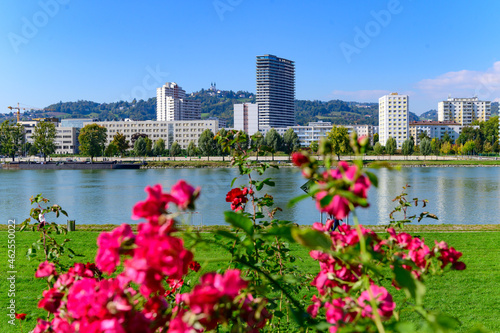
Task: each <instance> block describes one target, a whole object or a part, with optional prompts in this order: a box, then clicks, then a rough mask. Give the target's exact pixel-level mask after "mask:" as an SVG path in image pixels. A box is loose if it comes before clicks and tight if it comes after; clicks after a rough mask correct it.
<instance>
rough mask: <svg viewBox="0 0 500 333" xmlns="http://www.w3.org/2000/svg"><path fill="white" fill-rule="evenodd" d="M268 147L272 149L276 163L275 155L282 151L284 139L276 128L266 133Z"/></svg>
mask: <svg viewBox="0 0 500 333" xmlns="http://www.w3.org/2000/svg"><path fill="white" fill-rule="evenodd" d="M264 141H265V143H266V146H268V147H269V148H270V149H271V156H272V160H273V161H274V153H277V152H278V151H279V150H280V149H281V142H282V141H283V139H282V138H281V135H280V134H279V133H278V131H276V130H275V129H274V128H271V130H270V131H269V132H267V133H266V136H265V138H264Z"/></svg>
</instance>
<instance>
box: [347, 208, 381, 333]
mask: <svg viewBox="0 0 500 333" xmlns="http://www.w3.org/2000/svg"><path fill="white" fill-rule="evenodd" d="M349 208H350V209H351V211H352V216H353V220H354V224H355V226H356V231H357V233H358V237H359V244H360V246H361V256H364V254H367V251H366V243H365V238H364V236H363V232H362V231H361V225H360V224H359V220H358V216H357V215H356V212H355V211H354V206H353V204H352V203H351V202H349ZM363 275H364V276H363V284H364V286H365V288H366V290H367V291H368V295H369V296H370V305H371V307H372V313H373V320H374V322H375V325H376V326H377V330H378V331H379V332H381V333H385V329H384V325H382V319H381V318H380V314H379V313H378V307H377V302H376V300H375V295H373V292H372V290H371V288H370V279H369V276H368V275H366V274H363Z"/></svg>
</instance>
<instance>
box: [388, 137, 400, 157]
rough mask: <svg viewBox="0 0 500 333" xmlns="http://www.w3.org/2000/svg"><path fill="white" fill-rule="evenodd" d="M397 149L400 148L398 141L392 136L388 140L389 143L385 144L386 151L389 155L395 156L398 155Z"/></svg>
mask: <svg viewBox="0 0 500 333" xmlns="http://www.w3.org/2000/svg"><path fill="white" fill-rule="evenodd" d="M397 148H398V143H397V142H396V139H394V138H393V137H392V136H390V137H389V139H387V142H386V143H385V151H386V152H387V154H389V155H394V154H395V153H396V149H397Z"/></svg>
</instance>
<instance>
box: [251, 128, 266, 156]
mask: <svg viewBox="0 0 500 333" xmlns="http://www.w3.org/2000/svg"><path fill="white" fill-rule="evenodd" d="M263 145H265V141H264V136H263V135H262V133H261V132H256V133H255V134H254V135H252V137H251V140H250V146H251V148H252V150H253V151H255V155H256V156H257V160H258V159H259V152H260V147H262V146H263Z"/></svg>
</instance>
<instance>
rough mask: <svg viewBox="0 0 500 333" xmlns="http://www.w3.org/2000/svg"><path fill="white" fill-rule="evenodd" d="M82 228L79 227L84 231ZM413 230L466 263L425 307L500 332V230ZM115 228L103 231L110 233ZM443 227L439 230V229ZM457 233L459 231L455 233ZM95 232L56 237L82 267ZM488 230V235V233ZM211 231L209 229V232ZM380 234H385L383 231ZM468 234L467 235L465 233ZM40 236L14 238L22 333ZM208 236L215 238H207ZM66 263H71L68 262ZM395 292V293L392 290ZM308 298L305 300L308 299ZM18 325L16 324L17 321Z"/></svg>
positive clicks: (5, 328)
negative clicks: (29, 255) (32, 251)
mask: <svg viewBox="0 0 500 333" xmlns="http://www.w3.org/2000/svg"><path fill="white" fill-rule="evenodd" d="M80 227H81V226H79V228H80ZM433 227H434V229H433V228H432V227H426V226H423V225H422V226H414V227H413V229H411V233H412V234H414V235H417V234H418V235H420V236H421V237H423V238H424V239H425V240H426V243H428V244H429V245H432V244H433V243H434V242H433V241H434V239H436V240H445V241H446V242H448V243H449V244H450V245H451V246H453V247H455V248H456V249H458V250H459V251H462V252H463V253H464V255H463V257H462V259H463V261H464V262H465V263H466V264H467V269H466V270H465V271H452V272H449V273H448V274H446V275H445V276H443V277H437V276H436V277H431V278H429V279H428V281H427V283H426V286H427V294H426V299H425V303H426V306H427V307H428V308H430V309H440V310H442V311H443V312H445V313H448V314H450V315H452V316H455V317H458V318H459V319H460V320H461V322H462V326H461V327H460V329H459V332H467V331H468V330H469V329H471V328H473V327H475V326H478V325H482V326H484V327H486V328H487V329H489V330H491V331H492V332H500V315H499V310H498V309H500V297H498V296H499V295H498V286H499V285H500V274H498V272H499V271H500V250H499V248H498V244H500V232H499V226H498V225H495V226H486V227H484V228H483V229H482V230H483V231H481V230H479V229H480V228H479V227H477V226H468V227H470V228H463V229H466V230H461V228H459V227H456V226H433ZM110 228H111V226H106V227H105V228H102V229H106V230H109V229H110ZM439 228H441V229H439ZM457 229H458V230H457ZM95 230H96V229H92V228H91V227H89V228H88V231H82V230H81V229H80V230H78V231H77V232H73V233H69V234H68V235H67V236H62V235H61V236H57V238H58V239H63V238H64V237H67V238H69V239H71V242H70V243H69V246H70V247H71V248H72V249H73V250H74V251H75V252H77V253H79V254H81V255H82V257H78V258H75V259H76V261H79V262H88V261H93V260H94V257H95V253H96V251H97V246H96V238H97V236H98V234H99V232H98V231H95ZM484 230H489V231H484ZM205 231H207V232H209V230H205ZM380 231H381V230H380ZM467 231H468V232H467ZM7 235H8V233H7V232H5V229H4V230H3V231H1V232H0V248H1V251H2V252H1V253H2V256H1V259H2V263H1V266H0V267H1V268H2V269H1V273H0V290H1V293H0V308H1V309H2V311H3V313H2V314H1V315H2V316H3V317H4V321H3V323H4V324H3V325H0V332H21V330H20V329H19V327H12V326H10V325H9V324H7V321H6V320H5V317H6V313H7V309H6V308H7V305H8V302H9V299H10V298H9V297H8V295H7V292H8V290H9V284H8V281H7V277H8V276H7V273H6V272H7V271H8V270H10V269H9V268H8V266H7V265H8V262H7V239H8V238H7ZM38 237H39V235H38V233H36V232H23V233H19V232H18V233H16V250H17V252H16V261H15V266H16V267H15V270H16V271H17V273H16V296H15V300H16V310H17V312H22V313H26V314H27V315H28V316H27V319H26V320H25V321H24V322H23V332H28V331H29V330H31V329H32V328H33V327H34V325H35V323H36V318H37V317H43V316H44V315H45V313H44V311H41V310H40V309H38V308H37V303H38V301H39V299H40V297H41V294H42V290H43V289H44V288H45V287H46V283H45V280H43V279H35V278H34V272H35V270H36V267H37V266H38V263H39V261H37V260H32V261H28V260H27V259H26V257H25V253H26V249H27V248H28V247H29V246H30V244H31V243H33V242H35V241H36V240H37V239H38ZM205 237H211V234H210V233H207V234H206V235H205ZM292 252H293V253H294V255H295V256H296V257H297V258H299V259H301V260H298V261H297V262H296V264H297V267H298V269H300V270H302V271H304V272H307V273H310V274H315V273H317V271H318V269H319V267H318V265H317V263H316V262H314V261H313V260H312V259H310V257H309V255H308V253H307V251H306V250H304V249H302V248H300V247H299V246H297V245H293V246H292ZM195 258H196V260H198V261H199V262H200V263H202V266H204V270H206V271H213V270H217V269H225V268H227V266H228V262H229V259H230V256H229V255H228V254H227V253H225V252H224V250H223V249H222V248H220V247H213V246H212V247H206V246H205V247H203V248H200V249H198V251H197V252H195ZM63 263H66V264H70V263H71V262H70V260H69V259H67V258H66V259H64V260H63ZM391 292H392V291H391ZM393 294H394V298H395V301H396V303H397V304H399V305H400V304H401V298H402V293H401V292H394V293H393ZM311 295H312V293H311V294H310V295H307V296H306V297H308V298H310V297H311ZM402 310H403V311H402V312H401V316H402V318H403V319H405V320H409V321H411V322H413V323H415V325H417V323H418V322H419V318H418V317H417V315H416V314H414V313H412V312H409V311H407V310H405V309H402ZM16 325H17V322H16Z"/></svg>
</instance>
